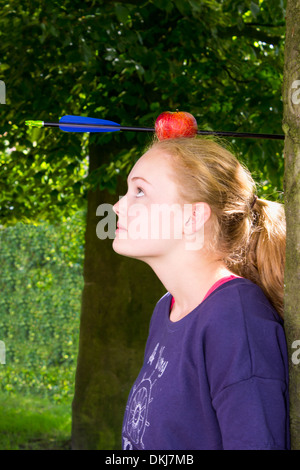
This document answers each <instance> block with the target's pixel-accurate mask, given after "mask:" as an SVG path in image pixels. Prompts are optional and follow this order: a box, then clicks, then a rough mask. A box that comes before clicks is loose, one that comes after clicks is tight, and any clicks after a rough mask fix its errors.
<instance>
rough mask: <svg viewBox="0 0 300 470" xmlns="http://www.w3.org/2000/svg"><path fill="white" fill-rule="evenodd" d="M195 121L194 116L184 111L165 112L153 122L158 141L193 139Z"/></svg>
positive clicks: (196, 126) (195, 130)
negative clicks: (180, 138)
mask: <svg viewBox="0 0 300 470" xmlns="http://www.w3.org/2000/svg"><path fill="white" fill-rule="evenodd" d="M197 129H198V125H197V121H196V119H195V118H194V116H193V115H192V114H190V113H187V112H184V111H176V112H174V113H173V112H171V111H165V112H164V113H161V114H160V115H159V116H158V118H157V119H156V121H155V132H156V135H157V137H158V140H165V139H176V138H177V137H195V135H196V134H197Z"/></svg>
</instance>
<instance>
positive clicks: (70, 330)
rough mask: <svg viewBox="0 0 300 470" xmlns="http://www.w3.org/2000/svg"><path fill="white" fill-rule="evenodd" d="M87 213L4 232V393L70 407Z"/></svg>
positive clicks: (0, 311) (0, 236)
mask: <svg viewBox="0 0 300 470" xmlns="http://www.w3.org/2000/svg"><path fill="white" fill-rule="evenodd" d="M84 215H85V214H84V212H79V213H77V214H76V215H74V216H73V217H72V218H69V219H66V220H64V221H63V222H62V223H61V224H56V225H50V224H46V223H45V224H39V225H36V226H34V225H25V224H23V223H18V224H16V226H15V227H7V228H5V229H2V230H0V260H1V277H0V290H1V297H0V339H1V340H2V341H4V343H5V348H6V364H5V365H4V364H2V365H0V377H1V391H3V392H6V393H8V394H9V395H14V394H15V393H20V392H21V393H22V394H23V395H36V396H40V397H49V399H51V400H52V401H54V402H57V403H58V402H65V401H70V399H71V397H72V395H73V392H74V391H73V389H74V381H75V367H76V360H77V350H78V336H79V317H80V304H81V291H82V287H83V276H82V269H83V256H84V224H85V217H84Z"/></svg>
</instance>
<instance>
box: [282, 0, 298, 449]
mask: <svg viewBox="0 0 300 470" xmlns="http://www.w3.org/2000/svg"><path fill="white" fill-rule="evenodd" d="M299 15H300V1H299V0H296V1H291V0H288V2H287V12H286V20H287V24H286V41H285V66H284V82H283V103H284V119H283V129H284V132H285V135H286V137H285V146H284V156H285V177H284V192H285V214H286V223H287V246H286V267H285V295H284V302H285V314H284V315H285V329H286V334H287V343H288V348H289V358H290V363H289V366H290V419H291V441H292V449H300V372H299V359H298V356H299V354H295V353H296V351H295V347H296V348H298V349H299V339H300V321H299V315H298V312H299V302H300V291H299V275H300V272H299V270H300V243H299V236H300V211H299V207H300V181H299V171H300V100H299V89H300V52H299V42H300V25H299V22H298V21H297V20H296V19H297V18H299Z"/></svg>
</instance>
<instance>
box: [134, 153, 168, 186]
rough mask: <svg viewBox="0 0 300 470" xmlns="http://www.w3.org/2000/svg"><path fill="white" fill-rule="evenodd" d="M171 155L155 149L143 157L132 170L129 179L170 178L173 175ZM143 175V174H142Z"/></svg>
mask: <svg viewBox="0 0 300 470" xmlns="http://www.w3.org/2000/svg"><path fill="white" fill-rule="evenodd" d="M169 160H170V157H169V155H167V154H165V153H163V152H161V151H160V150H157V149H155V148H153V149H150V150H148V151H147V152H146V153H144V155H142V156H141V157H140V158H139V160H138V161H137V162H136V164H135V165H134V167H133V168H132V169H131V171H130V174H129V177H135V176H142V177H143V178H147V176H148V179H149V178H150V176H152V177H154V178H160V177H168V176H170V173H171V165H170V161H169ZM142 173H143V174H142Z"/></svg>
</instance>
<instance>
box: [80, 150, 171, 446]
mask: <svg viewBox="0 0 300 470" xmlns="http://www.w3.org/2000/svg"><path fill="white" fill-rule="evenodd" d="M112 145H114V144H111V143H110V144H109V145H104V146H94V147H91V148H90V170H89V171H90V172H91V171H92V170H94V169H96V168H98V167H99V166H100V164H103V163H104V160H108V161H111V160H112V159H113V156H114V155H116V154H117V151H118V148H114V149H113V148H112ZM122 184H123V188H122V189H123V190H121V191H120V189H118V192H119V191H120V192H119V194H120V195H124V194H125V192H126V189H125V188H126V186H125V184H124V182H123V183H122ZM119 194H117V195H113V196H112V195H111V194H109V192H108V191H100V190H96V191H89V194H88V211H87V225H86V233H85V260H84V288H83V293H82V309H81V322H80V337H79V353H78V361H77V370H76V379H75V395H74V400H73V404H72V448H73V449H74V450H101V449H105V450H110V449H120V448H121V432H122V421H123V414H124V411H125V406H126V401H127V397H128V393H129V390H130V388H131V386H132V383H133V382H134V380H135V378H136V376H137V373H138V371H139V369H140V367H141V365H142V361H143V353H144V347H145V341H146V338H147V334H148V326H149V320H150V316H151V314H152V311H153V308H154V306H155V303H156V302H157V300H158V299H159V298H160V296H161V295H163V294H164V293H165V289H164V288H163V286H162V284H161V283H160V282H159V280H158V279H157V278H156V276H155V275H154V273H153V272H152V270H151V269H150V268H149V266H147V265H146V264H145V263H143V262H140V261H137V260H134V259H130V258H126V257H123V256H120V255H118V254H116V253H115V252H114V251H113V249H112V241H113V240H112V239H109V238H107V239H104V240H101V239H99V238H98V237H97V234H96V227H97V224H98V223H99V221H100V220H101V218H99V216H97V215H96V210H97V207H98V206H99V205H100V204H102V203H106V204H114V203H115V202H117V201H118V196H119Z"/></svg>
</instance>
